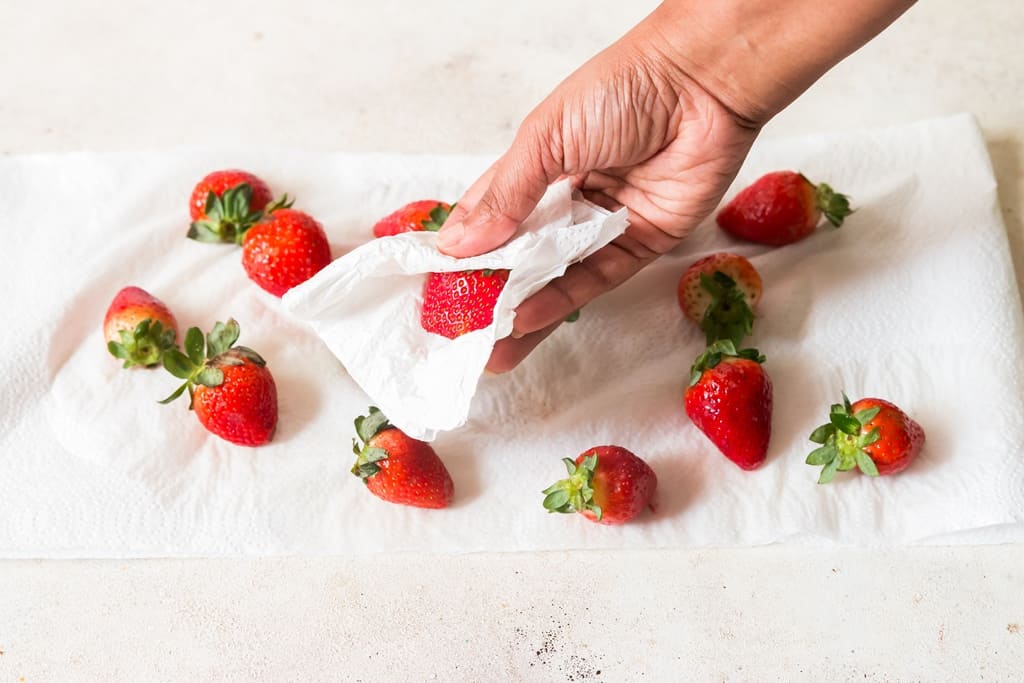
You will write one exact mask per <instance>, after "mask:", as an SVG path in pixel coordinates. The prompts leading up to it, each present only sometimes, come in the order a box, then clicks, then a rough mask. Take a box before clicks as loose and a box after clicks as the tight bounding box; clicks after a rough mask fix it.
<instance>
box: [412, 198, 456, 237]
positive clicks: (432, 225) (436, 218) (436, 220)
mask: <svg viewBox="0 0 1024 683" xmlns="http://www.w3.org/2000/svg"><path fill="white" fill-rule="evenodd" d="M454 208H455V205H454V204H452V205H451V208H448V209H446V208H444V205H443V204H438V205H437V206H435V207H434V208H433V209H431V210H430V218H426V219H424V220H422V221H420V224H421V225H422V226H423V229H424V230H426V231H428V232H437V231H438V230H440V229H441V226H442V225H444V222H445V221H446V220H448V216H450V215H451V213H452V210H453V209H454Z"/></svg>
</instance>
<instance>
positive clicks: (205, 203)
mask: <svg viewBox="0 0 1024 683" xmlns="http://www.w3.org/2000/svg"><path fill="white" fill-rule="evenodd" d="M271 199H273V197H272V196H271V194H270V188H269V187H267V184H266V183H265V182H263V181H262V180H260V179H259V178H257V177H256V176H254V175H253V174H252V173H248V172H246V171H239V170H237V169H229V170H226V171H214V172H213V173H210V174H209V175H207V176H206V177H205V178H203V179H202V180H200V181H199V182H198V183H197V184H196V186H195V189H193V190H192V197H191V199H190V200H189V207H188V208H189V213H190V215H191V216H192V224H191V226H189V230H188V236H189V237H190V238H192V239H194V240H197V241H199V242H233V243H235V244H238V243H240V242H241V239H242V235H243V234H244V233H245V231H246V230H247V229H248V228H249V227H250V226H252V225H253V224H254V223H256V221H258V220H259V219H260V218H261V217H262V216H263V212H264V210H265V209H266V208H267V205H268V204H270V201H271ZM286 203H287V196H286V197H284V198H282V199H281V200H280V202H279V204H280V205H282V206H283V205H285V204H286Z"/></svg>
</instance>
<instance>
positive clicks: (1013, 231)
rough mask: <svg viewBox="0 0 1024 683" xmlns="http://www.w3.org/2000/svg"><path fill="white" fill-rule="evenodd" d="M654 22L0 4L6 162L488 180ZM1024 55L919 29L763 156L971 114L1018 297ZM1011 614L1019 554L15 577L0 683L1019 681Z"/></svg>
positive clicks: (390, 559)
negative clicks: (331, 163)
mask: <svg viewBox="0 0 1024 683" xmlns="http://www.w3.org/2000/svg"><path fill="white" fill-rule="evenodd" d="M652 6H653V3H651V2H644V3H621V2H620V3H613V2H607V1H605V0H600V1H597V2H594V1H591V2H582V1H579V0H571V1H567V2H560V3H541V2H537V1H536V0H530V1H527V2H521V3H517V4H515V6H514V8H512V9H509V8H505V9H503V10H502V11H500V12H499V11H496V10H495V8H494V7H493V6H485V5H484V4H477V5H472V4H466V3H458V2H454V1H453V0H433V1H429V2H423V3H418V4H417V5H415V6H413V4H412V3H402V2H396V1H394V0H378V1H377V2H374V3H354V2H329V1H328V0H310V1H307V2H302V3H285V2H236V1H234V0H232V1H230V2H222V3H216V8H215V9H211V8H210V3H200V2H195V1H194V0H190V1H188V2H179V3H160V4H158V3H132V2H127V1H126V0H116V1H111V2H107V3H104V4H102V5H101V4H99V3H74V2H71V0H65V1H64V2H59V1H57V0H37V1H36V2H33V3H13V2H6V3H4V11H3V13H2V14H3V17H4V21H3V22H0V153H2V154H17V153H28V152H37V151H46V152H57V151H69V150H78V149H91V150H116V149H138V148H162V147H169V146H175V145H179V144H236V143H243V142H246V141H251V142H253V143H254V144H260V143H266V144H272V145H282V146H299V147H305V148H312V149H331V150H349V151H373V150H382V151H394V152H470V153H477V152H479V153H497V152H499V151H500V150H501V149H502V147H503V145H505V144H506V143H507V142H508V141H509V140H510V139H511V136H512V134H513V133H514V131H515V127H516V125H517V124H518V121H519V120H520V118H521V117H522V116H523V115H524V114H525V113H526V112H527V111H528V110H529V109H530V108H531V107H532V106H533V105H534V104H535V103H536V102H537V101H539V99H540V98H541V97H543V96H544V95H545V94H546V93H547V92H548V91H549V90H550V88H551V87H552V86H554V85H555V83H557V82H558V81H559V80H560V79H561V78H562V77H564V76H565V75H566V74H567V73H569V72H570V71H571V70H572V69H573V68H575V66H577V65H578V64H580V63H581V62H582V61H583V60H584V59H586V58H587V57H589V56H590V55H592V54H593V53H595V52H596V51H598V50H599V49H600V48H601V47H602V46H604V45H606V44H608V43H609V42H611V41H612V40H614V39H615V38H616V37H618V35H620V34H621V33H622V32H623V31H624V30H625V29H626V28H627V27H629V26H631V25H632V24H633V23H635V22H636V21H637V20H639V19H640V18H641V17H642V16H643V15H644V14H645V13H646V12H647V11H648V10H649V9H650V8H651V7H652ZM1022 35H1024V10H1022V9H1021V7H1020V5H1019V3H1017V2H1015V1H1014V0H1002V1H999V0H987V1H984V2H978V3H974V4H973V5H972V7H971V8H969V9H967V8H965V7H964V5H963V3H959V2H956V0H930V1H929V2H926V3H920V5H919V6H918V7H916V8H914V9H913V10H911V11H910V12H909V13H908V14H907V15H906V16H905V17H904V18H903V19H902V20H900V22H898V23H897V24H896V25H894V26H893V27H892V28H891V29H890V30H889V31H887V32H886V33H885V34H883V35H882V36H881V37H880V38H878V39H877V40H876V41H874V42H873V43H872V44H871V45H869V46H867V47H866V48H864V49H863V50H862V51H861V52H859V53H858V54H857V55H855V56H854V57H852V58H850V59H849V60H847V61H846V62H844V63H843V64H841V65H840V66H839V67H837V68H836V69H834V70H833V71H832V72H831V73H829V74H828V75H827V76H826V77H825V78H824V79H823V80H822V81H821V82H820V83H818V84H817V85H816V86H815V87H814V88H813V89H812V90H811V91H809V92H808V93H807V94H805V95H804V96H803V97H802V98H801V99H800V100H798V101H797V102H796V103H795V104H794V105H793V106H792V107H791V108H790V109H788V110H787V111H786V112H784V113H783V114H782V115H780V116H779V117H778V118H777V119H776V120H775V121H773V122H772V123H771V124H770V125H769V126H768V127H767V129H766V130H765V133H764V135H765V136H781V135H790V134H796V133H801V132H807V131H822V130H834V129H846V128H855V127H860V126H875V125H886V124H890V123H900V122H908V121H912V120H915V119H920V118H927V117H931V116H937V115H941V114H947V113H952V112H957V111H971V112H973V113H974V114H975V115H976V116H977V118H978V120H979V122H980V124H981V126H982V128H983V129H984V131H985V134H986V139H987V141H988V146H989V152H990V154H991V156H992V160H993V164H994V167H995V171H996V176H997V178H998V180H999V184H1000V199H1001V202H1002V207H1003V217H1004V220H1005V221H1006V224H1007V227H1008V229H1009V233H1010V242H1011V247H1012V250H1013V257H1014V262H1015V264H1016V266H1017V272H1018V275H1020V274H1024V225H1022V218H1021V216H1022V212H1024V193H1022V191H1024V97H1022V93H1024V66H1022V65H1024V41H1021V39H1020V36H1022ZM1022 447H1024V446H1022ZM1022 585H1024V548H1021V547H1020V546H992V547H983V548H949V549H946V548H915V549H902V550H890V551H868V550H859V549H848V550H830V551H815V552H812V551H808V550H801V549H792V548H787V549H784V548H755V549H747V550H699V551H685V550H680V551H643V552H600V553H597V552H589V553H588V552H575V553H541V554H531V553H523V554H501V555H492V554H480V555H469V556H461V557H443V556H442V557H430V556H418V555H390V556H384V557H379V558H374V559H358V560H331V559H317V560H306V559H271V560H266V559H263V560H260V559H244V560H151V561H131V562H122V561H107V562H98V561H16V562H15V561H9V562H0V681H25V682H26V683H28V682H35V681H72V680H104V681H109V680H127V681H143V680H145V681H150V680H181V679H183V678H185V677H186V676H188V677H193V678H198V679H199V680H254V679H260V680H274V681H279V680H352V681H357V680H363V681H380V680H409V681H424V680H434V679H436V680H442V681H462V680H467V681H483V680H522V681H547V680H550V681H567V680H573V681H582V680H607V681H627V680H629V681H633V680H652V681H654V680H670V681H675V680H684V679H685V680H716V681H719V680H730V681H742V680H756V681H762V680H787V681H788V680H828V681H833V680H853V679H856V680H879V681H880V680H887V681H903V680H906V681H916V680H955V681H962V680H982V679H984V680H997V681H1000V680H1002V681H1009V680H1019V678H1020V672H1021V670H1022V665H1021V662H1022V661H1024V591H1022V590H1021V586H1022Z"/></svg>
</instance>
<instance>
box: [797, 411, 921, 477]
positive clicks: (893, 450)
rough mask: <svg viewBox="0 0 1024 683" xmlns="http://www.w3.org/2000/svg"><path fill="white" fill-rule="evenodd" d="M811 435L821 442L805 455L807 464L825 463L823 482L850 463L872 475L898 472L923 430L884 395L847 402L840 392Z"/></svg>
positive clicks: (850, 466) (915, 451) (848, 467)
mask: <svg viewBox="0 0 1024 683" xmlns="http://www.w3.org/2000/svg"><path fill="white" fill-rule="evenodd" d="M810 439H811V441H813V442H814V443H818V444H821V446H819V447H818V448H815V449H814V450H813V451H811V454H810V455H808V456H807V464H808V465H824V467H823V468H822V470H821V475H820V476H819V477H818V483H819V484H827V483H828V482H830V481H832V479H833V478H834V477H835V476H836V472H846V471H847V470H852V469H854V468H857V469H859V470H860V471H861V472H863V473H864V474H866V475H868V476H871V477H877V476H879V475H886V474H896V473H897V472H902V471H903V470H905V469H906V468H907V467H908V466H909V465H910V463H911V462H913V460H914V458H916V457H917V454H918V453H919V452H920V451H921V446H923V445H924V430H923V429H921V425H919V424H918V423H917V422H915V421H914V420H912V419H911V418H910V417H909V416H908V415H907V414H906V413H904V412H903V411H902V410H900V409H899V408H897V407H896V406H895V405H893V404H892V403H889V402H888V401H883V400H882V399H880V398H862V399H860V400H859V401H857V402H856V403H853V404H852V405H851V404H850V399H848V398H847V397H846V394H843V402H842V403H836V404H834V405H833V406H832V410H831V411H830V412H829V421H828V422H827V423H826V424H823V425H821V426H820V427H818V428H817V429H815V430H814V431H813V432H812V433H811V436H810Z"/></svg>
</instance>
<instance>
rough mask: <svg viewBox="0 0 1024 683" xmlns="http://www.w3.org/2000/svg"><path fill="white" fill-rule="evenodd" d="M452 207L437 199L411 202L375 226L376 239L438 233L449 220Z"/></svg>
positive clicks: (374, 234)
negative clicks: (402, 234) (420, 233)
mask: <svg viewBox="0 0 1024 683" xmlns="http://www.w3.org/2000/svg"><path fill="white" fill-rule="evenodd" d="M451 210H452V207H451V206H450V205H449V204H447V203H445V202H440V201H437V200H436V199H421V200H419V201H416V202H410V203H408V204H406V205H405V206H403V207H402V208H400V209H398V210H397V211H395V212H393V213H389V214H388V215H387V216H384V218H381V219H380V220H379V221H377V223H376V224H375V225H374V226H373V236H374V237H389V236H391V235H397V234H399V233H401V232H420V231H423V230H428V231H430V232H437V231H438V230H440V229H441V226H442V225H444V222H445V221H446V220H448V212H450V211H451Z"/></svg>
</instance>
